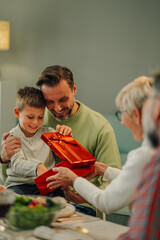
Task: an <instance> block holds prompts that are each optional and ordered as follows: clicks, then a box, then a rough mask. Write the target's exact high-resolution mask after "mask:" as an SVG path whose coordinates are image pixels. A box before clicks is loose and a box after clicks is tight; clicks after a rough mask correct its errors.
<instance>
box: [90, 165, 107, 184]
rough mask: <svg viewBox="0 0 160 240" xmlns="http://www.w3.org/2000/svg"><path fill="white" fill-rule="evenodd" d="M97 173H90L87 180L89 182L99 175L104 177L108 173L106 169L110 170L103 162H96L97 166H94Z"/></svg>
mask: <svg viewBox="0 0 160 240" xmlns="http://www.w3.org/2000/svg"><path fill="white" fill-rule="evenodd" d="M93 167H94V169H95V171H94V172H93V173H90V174H88V175H86V176H85V178H86V179H87V180H89V179H91V178H93V177H95V176H97V175H101V176H103V175H104V172H105V171H106V169H107V168H108V166H107V165H106V164H104V163H102V162H95V164H94V165H93Z"/></svg>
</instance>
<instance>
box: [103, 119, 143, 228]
mask: <svg viewBox="0 0 160 240" xmlns="http://www.w3.org/2000/svg"><path fill="white" fill-rule="evenodd" d="M104 117H105V118H106V119H107V120H108V121H109V122H110V123H111V125H112V127H113V129H114V132H115V135H116V140H117V144H118V148H119V152H120V157H121V164H122V166H123V165H124V164H125V162H126V159H127V155H128V153H129V152H130V151H131V150H132V149H135V148H137V147H139V146H140V145H141V142H136V141H134V139H133V136H132V133H131V132H130V130H129V129H128V128H127V127H125V126H123V125H122V124H121V123H120V122H119V121H118V120H117V118H116V116H114V115H107V114H106V115H104ZM130 215H131V212H130V210H129V207H128V206H125V207H124V208H122V209H120V210H118V211H116V212H115V213H112V214H110V215H106V219H107V220H108V221H111V222H115V223H119V224H121V225H127V223H128V220H129V218H130Z"/></svg>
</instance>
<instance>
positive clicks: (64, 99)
mask: <svg viewBox="0 0 160 240" xmlns="http://www.w3.org/2000/svg"><path fill="white" fill-rule="evenodd" d="M59 101H60V102H67V101H68V98H63V99H60V100H59Z"/></svg>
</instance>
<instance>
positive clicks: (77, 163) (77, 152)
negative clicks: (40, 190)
mask: <svg viewBox="0 0 160 240" xmlns="http://www.w3.org/2000/svg"><path fill="white" fill-rule="evenodd" d="M41 138H42V140H43V141H44V142H45V143H46V144H47V145H48V146H49V147H50V148H51V149H52V150H53V152H54V153H55V154H57V155H58V157H59V158H61V159H62V161H68V162H69V163H70V165H71V166H72V167H84V166H88V165H93V164H94V163H95V161H96V159H95V158H94V157H93V156H92V155H91V154H90V153H89V152H88V151H87V150H86V149H85V148H84V147H83V146H82V145H81V144H80V143H79V142H78V141H76V140H75V139H74V138H73V137H72V136H71V135H67V136H64V135H62V134H60V133H58V132H52V133H43V134H42V136H41Z"/></svg>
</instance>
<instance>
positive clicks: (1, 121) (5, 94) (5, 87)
mask: <svg viewBox="0 0 160 240" xmlns="http://www.w3.org/2000/svg"><path fill="white" fill-rule="evenodd" d="M16 92H17V86H16V83H15V82H14V81H2V82H0V139H1V138H2V135H3V133H5V132H8V131H10V130H11V129H12V128H13V127H14V126H15V125H16V119H15V117H14V111H13V109H14V107H15V101H16Z"/></svg>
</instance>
